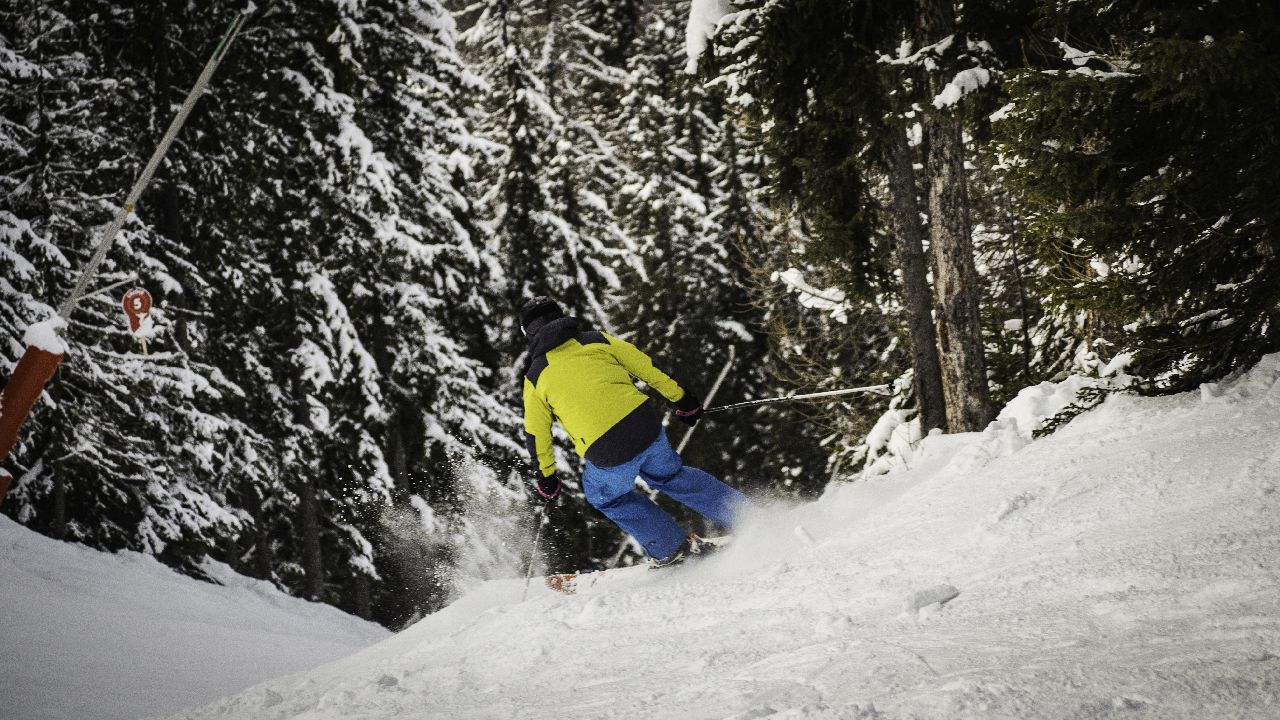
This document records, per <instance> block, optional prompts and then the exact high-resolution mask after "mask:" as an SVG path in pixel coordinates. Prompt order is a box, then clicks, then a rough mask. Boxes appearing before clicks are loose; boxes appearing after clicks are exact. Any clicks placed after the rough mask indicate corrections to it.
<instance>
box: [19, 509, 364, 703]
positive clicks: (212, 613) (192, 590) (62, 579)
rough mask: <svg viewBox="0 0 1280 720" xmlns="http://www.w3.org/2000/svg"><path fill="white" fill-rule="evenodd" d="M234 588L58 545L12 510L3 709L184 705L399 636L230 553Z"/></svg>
mask: <svg viewBox="0 0 1280 720" xmlns="http://www.w3.org/2000/svg"><path fill="white" fill-rule="evenodd" d="M207 569H208V571H209V572H210V573H211V574H212V575H214V576H215V577H217V578H218V579H219V580H221V581H222V582H224V583H225V586H218V585H213V584H210V583H206V582H200V581H198V580H194V579H192V578H188V577H185V576H182V575H178V574H177V573H174V572H173V571H172V570H170V569H169V568H167V567H165V566H164V565H161V564H160V563H159V562H157V561H156V560H155V559H154V558H152V557H150V556H147V555H141V554H138V553H130V552H123V553H119V554H114V555H113V554H110V553H103V552H98V551H95V550H91V549H89V548H86V547H84V546H81V545H75V544H72V543H65V542H59V541H57V540H52V539H50V538H47V537H44V536H42V535H39V534H37V533H34V532H32V531H30V530H28V529H26V528H24V527H22V526H21V525H18V524H17V523H15V522H13V521H12V520H10V519H8V518H6V517H3V516H0V629H2V631H0V707H3V711H2V712H0V716H3V717H5V718H14V719H15V720H19V719H20V720H43V719H45V718H48V719H49V720H54V719H56V720H75V719H76V718H84V719H85V720H113V719H115V718H121V719H122V720H123V719H124V718H137V717H141V716H144V715H153V714H157V713H161V714H164V713H172V712H176V711H178V710H179V709H181V708H183V707H187V706H191V705H196V704H200V703H207V702H209V701H211V700H214V699H216V698H218V697H221V696H224V695H226V694H228V693H232V692H236V691H238V690H241V689H243V688H245V687H247V686H249V685H252V684H253V683H256V682H261V681H262V680H263V679H265V678H270V677H275V676H278V675H281V674H283V673H290V672H297V671H299V670H305V669H308V668H311V667H315V666H316V665H319V664H321V663H323V662H326V661H329V660H332V659H334V658H338V657H342V656H345V655H349V654H350V653H351V652H352V651H354V650H357V649H359V648H361V647H364V646H367V645H369V644H371V643H374V642H376V641H378V640H381V639H383V638H385V637H386V636H387V634H388V633H387V631H386V630H384V629H382V628H381V627H379V626H377V625H373V624H371V623H367V622H364V621H363V620H359V619H357V618H354V617H351V616H349V615H346V614H344V613H342V612H340V611H338V610H336V609H334V608H333V607H330V606H328V605H322V604H320V603H311V602H306V601H303V600H298V599H297V598H292V597H289V596H287V595H285V594H283V593H281V592H280V591H278V590H276V589H275V588H274V587H272V586H271V585H270V584H268V583H265V582H261V581H257V580H252V579H250V578H245V577H243V576H240V575H237V574H235V573H233V572H232V571H231V570H230V568H228V567H227V566H225V565H222V564H219V563H211V564H210V565H209V566H208V568H207Z"/></svg>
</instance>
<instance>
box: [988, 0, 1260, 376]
mask: <svg viewBox="0 0 1280 720" xmlns="http://www.w3.org/2000/svg"><path fill="white" fill-rule="evenodd" d="M1041 12H1042V16H1041V22H1040V25H1039V26H1038V30H1039V34H1038V37H1037V40H1038V41H1039V42H1037V43H1035V44H1033V47H1036V48H1043V51H1042V52H1037V53H1034V55H1035V56H1036V57H1034V58H1033V60H1034V61H1037V62H1046V63H1048V64H1049V68H1048V69H1046V70H1044V71H1040V70H1037V69H1028V70H1026V71H1024V72H1022V73H1020V74H1019V75H1018V76H1017V78H1016V80H1015V81H1014V82H1013V84H1012V90H1011V92H1012V94H1013V101H1014V102H1013V104H1012V106H1011V107H1010V108H1009V109H1008V110H1007V112H1006V113H1004V114H1005V115H1007V118H1006V119H1005V120H1003V121H1002V122H999V123H997V124H996V128H997V130H998V136H997V139H998V140H999V142H1000V143H1001V144H1002V151H1003V152H1004V153H1005V154H1006V155H1007V156H1008V157H1009V162H1008V164H1007V166H1008V167H1007V179H1006V183H1007V184H1008V186H1009V187H1010V188H1011V189H1012V192H1013V193H1014V196H1015V197H1016V199H1017V201H1018V210H1019V212H1020V213H1022V214H1023V215H1024V216H1025V217H1026V218H1027V231H1028V233H1029V234H1030V235H1031V237H1033V238H1034V240H1035V247H1036V250H1037V258H1038V259H1039V260H1040V261H1041V262H1043V263H1044V265H1045V268H1046V270H1047V276H1048V278H1049V280H1050V282H1051V283H1052V287H1051V288H1050V298H1051V301H1052V302H1054V303H1055V304H1061V306H1062V307H1063V308H1064V311H1063V312H1064V314H1075V313H1080V314H1085V315H1087V316H1088V317H1089V318H1090V324H1089V326H1088V328H1087V329H1088V330H1089V331H1090V332H1091V334H1092V335H1093V336H1094V337H1096V338H1099V339H1101V340H1105V341H1109V342H1111V343H1114V345H1115V347H1114V348H1113V351H1119V350H1122V349H1125V350H1130V351H1132V352H1133V353H1134V363H1133V364H1132V365H1131V366H1130V372H1133V373H1135V374H1138V375H1140V376H1142V377H1143V378H1145V379H1146V380H1147V385H1146V387H1147V389H1149V390H1152V391H1157V392H1168V391H1177V390H1183V389H1187V388H1191V387H1194V386H1195V385H1196V384H1198V383H1200V382H1203V381H1206V380H1213V379H1216V378H1219V377H1222V376H1223V375H1225V374H1227V373H1230V372H1232V371H1234V370H1236V369H1239V368H1243V367H1246V366H1248V365H1249V364H1250V363H1251V362H1253V361H1254V360H1256V359H1257V358H1258V357H1260V355H1261V354H1263V353H1265V352H1270V351H1273V350H1274V349H1275V348H1276V346H1277V309H1278V308H1280V263H1277V261H1276V256H1277V250H1278V249H1280V245H1278V244H1277V240H1276V236H1275V228H1276V226H1277V220H1278V218H1277V216H1276V203H1275V202H1273V199H1272V198H1273V196H1274V194H1275V193H1274V192H1271V191H1270V190H1268V188H1275V187H1277V186H1280V181H1278V179H1277V178H1278V176H1277V173H1278V172H1280V170H1278V168H1280V161H1278V157H1280V146H1278V145H1277V140H1276V136H1275V133H1274V132H1273V131H1272V130H1271V128H1272V127H1273V125H1274V118H1275V117H1276V115H1277V110H1278V108H1277V105H1276V100H1275V98H1276V97H1277V93H1276V89H1277V87H1278V81H1277V78H1278V77H1280V55H1278V54H1277V50H1276V48H1277V47H1280V44H1278V43H1280V35H1278V34H1277V33H1278V32H1280V31H1278V30H1277V28H1280V15H1277V13H1278V12H1280V10H1278V9H1277V8H1276V7H1275V5H1274V4H1271V3H1264V2H1252V1H1244V0H1242V1H1240V2H1220V3H1212V4H1207V5H1186V6H1182V5H1178V6H1167V7H1166V6H1161V7H1153V6H1146V5H1139V6H1133V5H1127V4H1117V5H1112V4H1108V3H1102V2H1083V3H1073V4H1070V5H1050V6H1045V7H1043V8H1042V11H1041Z"/></svg>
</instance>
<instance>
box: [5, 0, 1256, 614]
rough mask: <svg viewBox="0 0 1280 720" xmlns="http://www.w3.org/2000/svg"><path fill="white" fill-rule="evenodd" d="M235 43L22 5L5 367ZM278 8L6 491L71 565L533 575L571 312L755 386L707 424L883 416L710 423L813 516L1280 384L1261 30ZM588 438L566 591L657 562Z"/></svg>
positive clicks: (552, 531)
mask: <svg viewBox="0 0 1280 720" xmlns="http://www.w3.org/2000/svg"><path fill="white" fill-rule="evenodd" d="M242 10H245V4H244V3H243V2H240V1H239V0H237V2H226V1H223V0H214V1H211V2H195V1H194V0H150V1H145V2H144V1H136V2H128V1H127V0H2V1H0V370H3V371H4V372H3V375H4V376H5V377H8V375H9V374H10V372H11V371H12V370H13V368H14V366H15V364H16V363H17V361H18V358H19V357H20V356H22V354H23V350H24V347H26V344H27V343H26V341H24V333H26V332H27V329H28V328H29V326H31V325H33V324H36V323H40V322H42V321H46V320H49V319H50V318H53V317H54V316H55V315H56V314H57V311H58V307H59V305H60V304H61V303H63V302H64V301H65V300H67V298H68V297H69V296H70V295H71V294H72V289H73V287H74V286H75V285H76V283H77V280H78V279H79V277H80V274H81V272H82V271H83V270H84V268H85V266H86V264H87V263H88V262H89V258H90V256H91V255H92V253H93V252H94V249H95V247H96V246H97V244H98V242H99V240H100V239H101V238H102V236H103V233H104V230H105V229H106V227H107V226H108V225H109V224H110V223H111V221H112V220H113V218H114V217H115V216H116V215H117V213H119V212H120V210H121V208H122V207H123V205H124V203H125V195H126V192H127V190H128V188H129V187H130V186H131V184H132V183H133V182H134V180H135V178H136V177H138V175H139V173H140V172H141V171H142V168H143V166H144V165H145V164H146V162H147V159H148V158H149V157H150V155H151V152H152V150H153V149H154V148H155V147H156V145H157V143H158V142H159V141H160V140H161V137H162V136H163V135H164V134H165V131H166V128H167V127H168V126H169V123H170V120H171V119H172V118H173V117H174V114H175V113H176V112H178V109H179V107H180V106H181V105H182V103H183V100H184V98H185V97H186V96H187V93H188V91H189V90H190V89H191V87H192V83H193V82H194V81H195V80H196V78H197V76H198V75H199V74H200V72H201V69H202V68H203V67H204V66H205V62H206V60H207V59H208V58H209V55H210V53H211V52H213V51H214V48H215V46H217V45H218V42H219V39H220V38H222V37H223V35H224V32H225V31H226V28H227V24H228V23H229V22H231V21H232V19H233V18H235V17H236V16H237V14H239V13H240V12H241V11H242ZM249 10H250V12H249V13H248V14H247V17H246V19H245V21H244V25H243V29H242V30H241V31H240V33H239V35H238V37H237V38H236V39H235V42H234V44H233V45H231V46H230V49H229V51H228V53H227V55H226V57H225V59H224V60H223V61H222V63H221V65H220V66H219V68H218V71H217V74H216V75H215V76H213V77H212V79H211V80H210V81H209V83H208V88H207V90H206V91H205V92H204V94H203V95H202V96H201V97H200V98H199V100H198V102H197V103H196V104H195V106H194V109H193V111H192V112H191V115H190V117H189V118H188V119H187V121H186V125H185V126H184V127H183V128H182V130H181V132H180V133H179V134H178V135H177V136H176V140H175V141H174V143H173V145H172V147H171V149H170V150H169V151H168V153H167V154H166V155H165V158H164V161H163V163H161V164H160V166H159V168H158V170H157V172H156V174H155V178H154V181H153V182H152V183H151V184H150V185H149V187H148V188H147V190H146V192H145V193H144V194H143V195H142V197H141V199H140V201H139V202H138V204H137V209H136V210H135V211H134V212H133V213H132V214H131V215H129V217H128V220H127V222H126V223H125V224H124V226H123V228H122V229H121V231H120V233H119V235H118V237H117V238H116V240H115V243H114V245H113V246H112V247H111V249H110V252H109V253H108V254H107V255H106V257H105V260H104V261H103V264H102V266H101V268H100V269H99V271H98V273H97V275H96V277H94V278H93V282H92V284H91V286H90V288H89V289H90V290H91V291H93V290H97V289H99V288H104V289H106V291H104V292H101V293H98V294H93V295H88V296H86V297H84V299H83V301H82V302H80V304H79V305H78V306H77V309H76V311H75V312H74V314H72V315H71V316H70V318H69V320H68V323H67V326H66V327H65V328H64V329H63V330H62V337H63V340H64V341H65V342H66V345H67V354H66V359H65V361H64V362H63V364H62V365H61V367H60V368H59V369H58V371H57V373H56V375H55V376H54V377H53V379H52V381H50V382H49V384H48V385H47V387H46V391H45V394H44V396H43V397H42V399H41V400H40V401H39V402H38V403H37V404H36V406H35V407H34V409H33V410H32V412H31V414H30V416H29V418H28V419H27V420H26V422H25V424H24V425H23V427H22V431H21V434H20V435H19V437H18V440H17V445H16V446H15V447H14V449H13V452H12V454H11V455H10V457H9V458H8V460H7V461H6V462H5V470H7V471H8V473H9V474H11V475H12V485H11V487H10V489H9V490H8V493H7V494H6V495H5V496H4V498H3V504H2V505H0V511H2V512H3V513H4V514H5V515H6V516H8V517H10V518H12V519H13V520H15V521H17V522H19V523H21V524H23V525H25V526H27V527H29V528H31V529H34V530H36V531H38V532H40V533H42V534H44V535H47V536H50V537H53V538H57V539H61V540H66V541H74V542H76V543H82V544H84V545H88V546H90V547H93V548H98V549H104V550H113V551H114V550H126V549H127V550H134V551H139V552H142V553H146V554H149V555H154V556H155V557H157V558H158V559H159V560H160V561H161V562H163V563H164V564H166V565H168V566H170V567H172V568H174V569H176V570H178V571H180V572H182V573H186V574H188V575H192V576H195V577H197V578H205V577H206V576H207V575H208V573H209V569H208V568H209V567H210V565H209V561H216V562H218V563H225V564H226V565H229V566H230V567H231V568H232V569H233V570H234V571H236V572H238V573H240V574H243V575H246V576H249V577H253V578H258V579H261V580H265V581H267V582H269V583H271V584H273V585H275V586H276V587H278V588H280V589H281V590H284V591H286V592H288V593H290V594H292V595H295V596H298V597H302V598H308V599H313V600H318V601H322V602H325V603H330V604H332V605H335V606H337V607H338V608H341V609H343V610H345V611H347V612H349V613H353V614H356V615H359V616H360V617H363V618H367V619H372V620H374V621H376V622H378V623H381V624H383V625H386V626H388V627H391V628H401V627H404V626H405V625H406V624H408V623H410V622H412V621H414V620H416V619H418V618H421V617H422V616H423V615H425V614H427V613H430V612H432V611H434V610H436V609H438V608H440V607H441V606H443V605H444V604H445V603H447V602H448V601H449V600H450V599H451V598H453V597H456V595H457V593H459V592H460V591H461V590H462V589H464V588H465V586H466V584H467V583H469V582H474V581H477V580H485V579H489V578H492V577H497V576H521V575H523V573H524V572H525V567H526V565H527V563H528V562H529V560H530V554H531V553H532V552H533V547H532V539H533V537H532V536H533V534H534V525H535V512H534V510H535V507H536V503H535V500H534V498H533V496H532V491H531V486H530V478H531V475H530V463H529V457H528V453H527V452H526V449H525V441H524V437H523V421H522V415H521V394H520V388H521V378H522V368H523V365H524V363H525V357H524V356H525V353H526V340H525V338H524V337H523V336H522V334H521V330H520V326H519V323H518V320H517V311H518V309H519V308H520V307H521V305H522V303H523V302H525V301H526V300H527V299H529V298H531V297H534V296H539V295H546V296H550V297H553V298H555V299H557V300H558V301H559V302H560V303H561V304H562V305H563V306H564V308H565V310H566V312H568V313H569V314H571V315H574V316H577V317H580V318H582V319H583V320H584V321H585V322H586V323H588V324H589V325H590V326H592V327H595V328H599V329H602V330H605V331H607V332H609V333H611V334H613V335H617V336H619V337H622V338H625V339H626V340H628V341H629V342H631V343H634V344H635V345H636V346H637V347H639V348H642V349H643V350H644V351H645V352H646V353H648V354H649V355H651V356H652V357H653V358H654V361H655V363H657V364H658V366H659V367H663V368H665V369H666V370H667V371H668V372H669V373H671V374H672V375H673V377H676V378H677V379H679V380H680V381H681V382H682V383H685V384H687V385H688V386H690V387H692V388H697V389H698V391H699V392H700V393H701V394H702V395H703V396H704V397H705V396H706V395H707V394H708V393H709V391H710V390H711V388H712V386H713V385H714V384H715V381H716V379H717V378H718V377H719V376H720V375H721V373H722V371H725V372H724V381H723V382H722V383H721V384H720V385H719V387H718V389H717V392H716V395H715V397H714V401H711V400H708V404H709V405H721V404H728V403H735V402H742V401H747V400H753V399H763V398H771V397H778V396H783V395H788V394H799V393H816V392H822V391H828V390H839V389H842V388H848V387H854V386H871V385H879V384H885V385H888V386H889V389H888V391H887V392H885V393H881V394H877V393H861V394H851V395H845V396H839V397H835V398H829V399H823V400H820V401H812V402H803V401H799V402H780V403H775V404H768V405H761V406H759V407H752V408H747V409H743V410H739V411H733V412H725V413H722V414H717V415H714V416H709V417H708V418H707V419H706V420H705V421H703V422H702V423H701V424H699V425H698V426H697V428H696V432H694V433H693V434H692V435H691V437H690V438H689V444H688V446H687V449H686V450H685V451H684V456H685V458H686V459H687V460H688V461H689V463H690V464H693V465H696V466H698V467H701V468H704V469H706V470H708V471H709V472H711V473H713V474H714V475H716V476H717V477H720V478H722V479H724V480H725V481H726V482H727V483H729V484H730V485H732V486H733V487H736V488H738V489H741V490H742V491H743V492H745V493H747V494H748V495H751V496H754V497H765V498H773V499H778V500H781V501H788V502H799V501H803V500H805V499H810V498H813V497H816V496H817V495H818V494H820V493H821V492H822V491H823V489H824V488H825V487H827V486H828V484H829V483H831V482H833V481H846V480H853V481H856V480H857V479H858V478H865V477H868V476H871V475H875V474H878V473H884V472H886V471H888V470H889V469H890V468H891V467H893V465H894V463H895V462H898V461H899V458H900V457H901V456H902V455H903V454H904V453H908V452H910V448H911V447H912V446H913V445H914V444H915V443H918V442H919V440H920V439H921V438H923V437H926V436H927V435H929V434H930V433H931V432H942V433H961V432H973V431H980V430H982V429H983V428H984V427H986V426H987V424H988V423H989V422H991V421H992V420H993V419H995V414H996V412H997V410H998V409H999V408H1000V407H1001V406H1002V405H1004V404H1005V403H1006V402H1008V401H1009V400H1010V399H1011V398H1013V396H1014V395H1015V394H1016V393H1017V392H1018V391H1019V390H1021V389H1022V388H1024V387H1028V386H1032V385H1036V384H1037V383H1041V382H1044V381H1048V380H1061V379H1062V378H1064V377H1067V376H1069V375H1071V374H1088V375H1092V376H1095V377H1113V378H1114V377H1120V376H1123V377H1124V378H1125V381H1124V382H1123V383H1122V382H1118V381H1117V382H1114V383H1112V384H1111V385H1106V384H1104V385H1101V386H1097V387H1092V388H1091V389H1090V390H1089V391H1088V392H1085V393H1082V394H1081V396H1080V398H1079V399H1078V400H1077V401H1076V403H1075V404H1073V405H1072V406H1071V407H1070V408H1068V410H1067V411H1064V412H1063V413H1060V414H1059V416H1058V417H1056V418H1055V419H1054V420H1055V422H1054V423H1050V425H1048V426H1046V427H1045V428H1044V429H1043V430H1042V432H1046V433H1047V432H1051V431H1052V430H1053V429H1054V427H1056V426H1058V425H1062V424H1065V423H1069V422H1070V420H1071V419H1072V417H1073V415H1075V414H1078V413H1080V412H1082V411H1084V410H1085V409H1087V408H1088V407H1090V406H1091V405H1093V404H1096V403H1098V402H1100V401H1101V400H1102V398H1103V397H1104V396H1106V395H1107V394H1109V393H1128V394H1140V395H1160V394H1169V393H1174V392H1180V391H1184V390H1188V389H1194V388H1196V387H1197V386H1199V385H1200V384H1201V383H1205V382H1214V381H1220V380H1223V379H1226V378H1230V377H1234V376H1237V375H1239V374H1240V373H1242V372H1243V371H1245V370H1247V369H1249V368H1250V367H1251V366H1253V365H1254V364H1255V363H1256V362H1257V361H1258V360H1259V359H1260V358H1262V357H1263V356H1264V355H1265V354H1267V353H1271V352H1275V351H1277V350H1280V257H1277V255H1278V254H1280V4H1277V3H1275V2H1272V1H1268V0H1220V1H1218V2H1203V3H1187V2H1175V1H1173V0H1150V1H1145V0H1143V1H1136V2H1113V1H1112V0H967V1H966V2H963V3H957V2H954V1H953V0H910V1H905V0H692V2H690V1H689V0H482V1H480V2H474V3H471V2H469V1H468V0H256V2H255V3H253V4H251V5H250V7H249ZM133 287H140V288H145V289H146V290H147V291H148V292H149V293H150V295H151V297H152V298H153V301H154V306H153V308H152V311H151V314H150V316H149V320H148V325H147V326H146V328H145V332H143V333H142V334H138V333H136V332H133V331H132V330H131V327H130V324H129V322H128V321H127V319H126V317H125V314H124V312H122V310H121V297H122V296H123V295H124V293H125V292H126V291H127V290H129V289H130V288H133ZM143 340H145V344H144V343H143V342H142V341H143ZM726 368H727V371H726ZM654 403H655V407H657V408H659V409H660V410H661V412H662V413H663V414H664V416H665V415H666V414H667V413H668V405H667V403H665V402H664V401H662V400H661V398H657V397H656V395H655V399H654ZM670 432H671V434H672V442H673V443H675V442H677V441H678V440H680V439H683V435H684V433H685V432H686V430H685V428H684V427H683V426H682V425H677V424H672V425H671V427H670ZM567 440H568V438H567V437H560V438H559V444H558V445H557V449H556V454H557V458H558V466H559V470H560V477H563V478H564V479H565V482H566V486H567V493H566V497H565V498H564V499H563V500H562V501H561V503H560V505H559V506H558V507H555V508H553V509H552V510H550V511H549V512H550V513H551V522H550V523H549V524H548V525H547V530H546V534H545V536H544V537H543V538H542V540H541V544H540V546H539V547H538V548H537V552H538V553H539V554H540V556H541V558H542V561H543V562H544V563H545V566H546V567H547V568H548V569H550V570H556V569H565V570H571V569H578V568H589V567H608V566H613V565H617V564H633V563H635V562H638V561H639V560H640V559H641V558H642V557H643V554H642V553H641V552H640V549H639V547H638V546H636V545H635V543H634V542H632V541H630V540H629V538H628V537H627V536H626V535H625V534H624V533H622V532H621V531H620V530H619V529H618V528H617V527H615V526H614V525H613V524H611V523H609V522H608V521H607V520H606V519H605V518H604V517H603V516H601V515H600V514H599V513H598V512H597V511H596V510H595V509H593V508H592V507H591V506H590V505H589V504H588V503H587V501H586V499H585V498H584V497H583V493H582V491H581V486H580V484H579V478H580V470H579V463H580V460H579V458H578V456H577V455H576V454H575V453H574V452H573V446H572V445H571V444H570V443H569V442H567ZM664 507H666V508H668V509H669V510H670V511H671V512H672V513H673V514H676V516H677V517H678V518H680V519H682V520H684V521H686V522H689V523H695V522H700V520H696V517H697V516H696V515H694V514H692V513H691V512H688V511H686V510H685V509H683V508H681V507H679V506H677V505H674V504H672V505H669V506H668V505H664ZM707 530H708V532H710V530H711V529H710V528H707ZM210 579H211V578H210Z"/></svg>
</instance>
